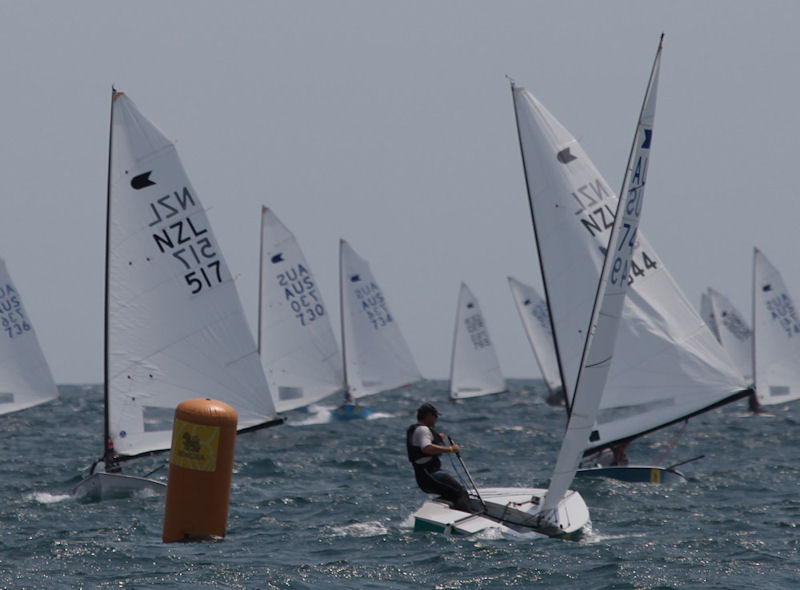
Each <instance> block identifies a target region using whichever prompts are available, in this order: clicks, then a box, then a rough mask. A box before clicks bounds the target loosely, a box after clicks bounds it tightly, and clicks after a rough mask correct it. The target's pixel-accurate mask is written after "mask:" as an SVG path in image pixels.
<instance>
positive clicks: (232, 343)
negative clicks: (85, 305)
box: [74, 91, 282, 499]
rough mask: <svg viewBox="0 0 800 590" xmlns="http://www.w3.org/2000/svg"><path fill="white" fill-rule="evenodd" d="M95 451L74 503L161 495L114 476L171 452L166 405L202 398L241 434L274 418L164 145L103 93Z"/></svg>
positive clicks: (131, 111) (204, 229)
mask: <svg viewBox="0 0 800 590" xmlns="http://www.w3.org/2000/svg"><path fill="white" fill-rule="evenodd" d="M105 275H106V280H105V347H104V355H103V356H104V379H103V382H104V401H105V421H104V422H105V429H104V434H103V455H102V458H101V459H100V460H99V461H97V462H96V463H95V465H94V466H93V468H92V473H91V474H90V475H89V477H88V478H86V479H85V480H83V481H82V482H81V483H80V484H78V486H77V487H76V488H75V492H74V493H75V495H76V496H77V497H79V498H93V499H103V498H107V497H115V496H119V495H124V494H130V493H134V492H137V491H149V492H156V493H163V492H164V489H165V485H164V483H163V482H162V481H158V480H153V479H150V478H147V477H136V476H132V475H126V474H122V473H121V469H120V465H121V463H122V462H125V461H127V460H130V459H134V458H136V457H141V456H144V455H150V454H154V453H159V452H163V451H166V450H169V448H170V446H171V442H172V441H171V436H172V421H173V415H174V411H175V408H176V406H177V405H178V404H179V403H180V402H181V401H183V400H185V399H190V398H195V397H210V398H212V397H213V398H214V399H218V400H220V401H224V402H225V403H227V404H229V405H231V406H232V407H233V408H234V409H235V410H236V412H237V413H238V417H239V420H238V427H239V431H240V432H242V431H246V430H253V429H257V428H264V427H267V426H272V425H275V424H280V423H281V422H282V420H280V419H278V418H277V416H276V414H275V407H274V405H273V403H272V398H271V397H270V395H269V388H268V386H267V381H266V378H265V376H264V371H263V370H262V368H261V362H260V360H259V357H258V350H257V349H256V345H255V340H254V339H253V335H252V333H251V332H250V329H249V328H248V326H247V322H246V320H245V315H244V310H243V309H242V304H241V302H240V300H239V295H238V293H237V291H236V286H235V284H234V281H233V279H232V277H231V273H230V272H229V270H228V266H227V264H226V263H225V259H224V258H223V257H222V251H221V250H220V247H219V245H218V244H217V241H216V239H215V238H214V234H213V232H212V230H211V225H210V223H209V219H208V217H207V215H206V212H205V209H204V208H203V206H202V204H201V202H200V199H199V198H198V195H197V193H196V192H195V190H194V188H193V187H192V185H191V183H190V182H189V179H188V177H187V175H186V172H185V171H184V169H183V166H182V164H181V162H180V160H179V158H178V154H177V151H176V149H175V146H174V144H173V142H172V141H170V140H169V139H168V138H167V137H166V136H165V135H164V134H163V133H162V132H161V131H160V130H159V129H158V128H156V127H155V125H153V124H152V123H151V122H150V121H149V120H148V119H147V118H146V117H144V116H143V115H142V114H141V113H140V112H139V110H138V109H137V108H136V106H135V105H134V103H133V102H132V101H131V100H130V99H129V98H128V97H127V95H125V94H123V93H121V92H116V91H112V101H111V131H110V138H109V164H108V195H107V215H106V272H105Z"/></svg>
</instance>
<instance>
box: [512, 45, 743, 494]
mask: <svg viewBox="0 0 800 590" xmlns="http://www.w3.org/2000/svg"><path fill="white" fill-rule="evenodd" d="M658 55H659V56H660V49H659V54H658ZM657 65H658V57H657V58H656V63H655V64H654V74H653V75H654V76H655V75H656V74H657ZM655 94H656V87H655V86H654V87H653V88H652V91H651V92H649V93H648V95H649V96H651V100H652V102H651V104H649V105H647V106H646V110H645V111H644V112H643V116H644V117H645V120H647V119H648V118H649V117H652V116H653V114H654V112H655ZM519 99H520V100H519V101H518V112H519V113H521V114H522V115H524V117H523V116H522V115H521V116H520V119H521V120H522V121H524V122H525V125H526V128H530V129H531V130H538V129H544V130H545V131H542V132H541V133H539V132H538V131H537V132H536V133H534V131H531V132H530V133H527V132H526V133H521V134H520V135H521V144H522V149H523V154H524V158H525V163H526V172H527V180H528V189H529V190H528V192H529V196H530V205H531V210H532V212H533V224H534V233H535V236H536V243H537V248H538V253H539V262H540V268H541V272H542V280H543V285H544V289H545V297H546V300H547V302H548V306H549V310H550V319H551V323H552V326H553V337H554V342H555V347H556V354H557V358H558V362H559V371H560V374H561V381H562V383H563V384H564V389H565V391H566V392H567V411H568V416H572V415H573V414H574V407H573V406H574V400H573V399H572V392H574V390H575V382H576V374H577V367H578V366H579V363H578V360H579V359H580V358H581V354H582V351H583V342H584V338H585V333H586V318H588V317H589V315H590V313H591V309H592V297H591V293H592V292H593V289H594V287H593V285H594V284H595V283H596V281H597V277H598V276H599V273H600V269H601V268H602V262H603V255H604V250H605V242H606V241H607V239H608V238H607V236H608V232H609V231H610V230H611V228H612V227H613V221H614V219H615V217H614V215H615V214H614V211H615V210H616V208H617V202H618V199H617V196H616V195H615V194H614V193H613V191H612V190H611V189H610V188H609V186H608V184H607V183H606V181H605V180H604V179H603V177H602V176H601V175H600V173H599V172H598V170H597V169H596V168H595V166H594V164H593V163H592V162H591V161H590V160H589V158H588V157H587V155H586V153H585V152H584V151H583V149H582V148H581V146H580V144H579V143H578V142H577V140H576V139H575V138H574V136H573V135H572V134H571V133H570V132H569V131H568V130H567V129H565V128H564V127H563V126H562V125H561V123H560V122H558V120H557V119H555V117H553V116H552V115H551V114H550V113H549V111H547V110H546V109H545V108H544V106H543V105H541V103H539V102H538V101H537V100H536V99H535V98H534V97H532V96H530V95H527V94H522V93H520V94H519ZM651 140H652V130H650V131H649V132H648V133H646V138H645V142H644V143H647V144H648V145H649V142H650V141H651ZM552 146H558V147H559V152H558V155H557V158H556V164H551V162H550V159H552V158H551V150H552ZM640 147H641V146H640ZM647 164H648V158H643V160H642V166H641V168H637V169H634V170H633V171H632V172H631V174H632V183H633V186H639V185H641V186H642V187H643V186H644V185H645V184H646V177H647ZM567 172H568V173H567ZM628 280H629V282H630V283H631V285H630V287H631V288H630V290H629V292H628V296H627V298H626V301H625V306H624V309H623V318H622V322H621V325H620V327H619V335H618V340H617V348H616V355H615V357H614V361H613V362H612V365H611V368H610V371H609V375H608V383H607V385H606V388H605V391H604V393H603V397H602V400H601V402H600V412H599V414H598V416H597V420H596V424H595V427H594V429H593V430H592V432H591V436H590V437H589V438H588V439H587V441H585V443H584V444H585V448H584V453H585V455H586V458H585V463H584V467H586V469H582V470H581V471H579V475H587V476H594V475H603V476H610V477H615V478H618V479H625V480H628V481H654V482H658V481H661V482H664V481H665V480H666V479H667V478H669V476H671V475H676V477H677V478H679V479H680V478H681V476H680V474H678V473H677V472H675V471H674V470H672V469H669V468H664V467H662V466H660V465H647V464H640V465H631V464H628V465H606V464H605V462H604V461H603V459H604V456H605V455H606V454H607V450H608V449H613V450H616V451H618V455H617V456H618V457H619V458H620V459H621V460H618V461H616V462H618V463H624V462H625V461H624V457H621V456H620V455H622V452H621V451H624V449H625V447H626V446H627V444H628V443H630V442H631V441H632V440H633V439H635V438H638V437H640V436H642V435H644V434H647V433H649V432H652V431H655V430H658V429H661V428H664V427H667V426H670V425H672V424H677V423H680V422H683V421H685V420H686V419H687V418H690V417H691V416H694V415H696V414H699V413H702V412H706V411H708V410H710V409H712V408H715V407H717V406H719V405H721V404H724V403H728V402H731V401H733V400H736V399H739V398H741V397H744V396H746V395H748V393H749V391H748V389H747V385H746V383H745V382H744V380H743V377H742V376H741V374H740V373H739V371H738V370H737V369H736V367H734V366H733V365H732V363H731V360H730V357H729V355H728V354H727V353H726V352H725V351H724V350H723V349H722V347H721V346H720V345H719V343H718V342H717V341H716V338H715V337H714V335H713V334H712V333H711V331H710V330H709V329H708V327H707V326H706V324H705V322H704V321H703V320H702V319H701V318H700V316H699V315H698V314H697V312H696V311H695V310H694V309H693V307H692V306H691V304H690V303H689V302H688V300H687V299H686V297H685V295H684V294H683V292H682V291H681V289H680V287H679V286H678V285H677V283H676V282H675V281H674V279H673V278H672V276H671V275H670V273H669V272H668V270H667V269H666V267H665V265H664V263H663V262H662V261H661V259H660V258H659V257H658V255H657V254H656V252H655V250H654V249H653V247H652V246H651V245H650V244H649V242H648V241H647V239H646V237H645V236H644V234H643V232H639V233H638V235H637V240H636V244H635V249H634V255H633V260H632V261H631V272H630V273H629V275H628ZM611 462H614V461H611ZM598 463H600V466H598Z"/></svg>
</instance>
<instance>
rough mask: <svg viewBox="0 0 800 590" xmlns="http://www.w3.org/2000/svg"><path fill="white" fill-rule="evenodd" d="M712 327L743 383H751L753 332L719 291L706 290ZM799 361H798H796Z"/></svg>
mask: <svg viewBox="0 0 800 590" xmlns="http://www.w3.org/2000/svg"><path fill="white" fill-rule="evenodd" d="M708 299H709V301H710V302H711V309H712V316H713V320H714V325H715V327H716V329H717V334H718V336H719V342H720V344H722V348H724V349H725V350H726V351H728V354H729V355H731V360H732V361H733V364H734V365H735V366H736V367H738V369H739V371H740V372H741V373H742V376H743V377H744V379H745V381H747V382H748V383H752V382H753V331H752V330H751V329H750V326H748V325H747V322H746V321H745V320H744V317H742V314H740V313H739V311H738V310H737V309H736V308H735V307H734V306H733V304H732V303H731V302H730V300H729V299H728V298H727V297H725V296H724V295H723V294H722V293H720V292H719V291H715V290H714V289H711V288H709V289H708ZM798 360H800V359H798Z"/></svg>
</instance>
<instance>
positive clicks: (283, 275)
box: [258, 207, 344, 412]
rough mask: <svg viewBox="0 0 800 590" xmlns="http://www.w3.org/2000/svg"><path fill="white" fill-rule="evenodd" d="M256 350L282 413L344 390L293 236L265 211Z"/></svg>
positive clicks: (335, 351)
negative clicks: (257, 348)
mask: <svg viewBox="0 0 800 590" xmlns="http://www.w3.org/2000/svg"><path fill="white" fill-rule="evenodd" d="M260 268H261V272H260V279H261V280H260V289H259V316H258V345H259V353H260V356H261V363H262V365H263V366H264V371H265V373H266V375H267V381H268V382H269V390H270V392H271V393H272V399H273V402H274V403H275V409H276V410H277V411H278V412H286V411H289V410H293V409H296V408H302V407H304V406H308V405H309V404H312V403H314V402H316V401H319V400H320V399H322V398H324V397H327V396H328V395H332V394H334V393H336V392H337V391H341V390H342V389H343V388H344V374H343V371H342V356H341V354H340V352H339V345H338V344H337V343H336V338H335V336H334V335H333V329H332V327H331V320H330V314H329V313H328V308H327V306H326V305H325V302H324V301H323V299H322V292H321V290H320V288H319V286H318V284H317V281H316V278H315V277H314V273H313V272H312V270H311V266H310V265H309V264H308V262H307V261H306V258H305V256H304V255H303V252H302V251H301V249H300V245H299V244H298V242H297V239H296V238H295V236H294V234H293V233H292V232H290V231H289V229H287V227H286V226H285V225H284V224H283V223H281V221H280V220H279V219H278V217H277V216H276V215H275V213H274V212H273V211H272V210H271V209H268V208H267V207H264V208H263V209H262V211H261V267H260Z"/></svg>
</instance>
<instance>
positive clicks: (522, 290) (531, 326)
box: [508, 277, 564, 406]
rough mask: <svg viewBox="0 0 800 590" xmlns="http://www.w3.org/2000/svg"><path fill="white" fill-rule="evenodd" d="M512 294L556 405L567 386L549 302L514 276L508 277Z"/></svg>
mask: <svg viewBox="0 0 800 590" xmlns="http://www.w3.org/2000/svg"><path fill="white" fill-rule="evenodd" d="M508 284H509V286H510V287H511V294H512V296H513V297H514V303H515V304H516V306H517V311H518V312H519V317H520V319H521V320H522V326H523V327H524V328H525V334H526V335H527V336H528V342H529V343H530V345H531V349H532V350H533V356H534V357H535V358H536V362H537V363H538V364H539V370H540V371H541V373H542V378H543V379H544V382H545V384H546V385H547V390H548V392H549V394H548V396H547V403H548V404H550V405H553V406H558V405H563V404H564V387H563V385H562V384H561V375H560V373H559V370H558V359H557V358H556V349H555V345H554V344H553V328H552V326H551V325H550V314H549V312H548V310H547V302H546V301H545V300H544V299H543V298H542V296H541V295H539V293H538V292H537V291H536V289H534V288H533V287H531V286H530V285H526V284H525V283H522V282H520V281H518V280H516V279H515V278H513V277H508Z"/></svg>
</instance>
